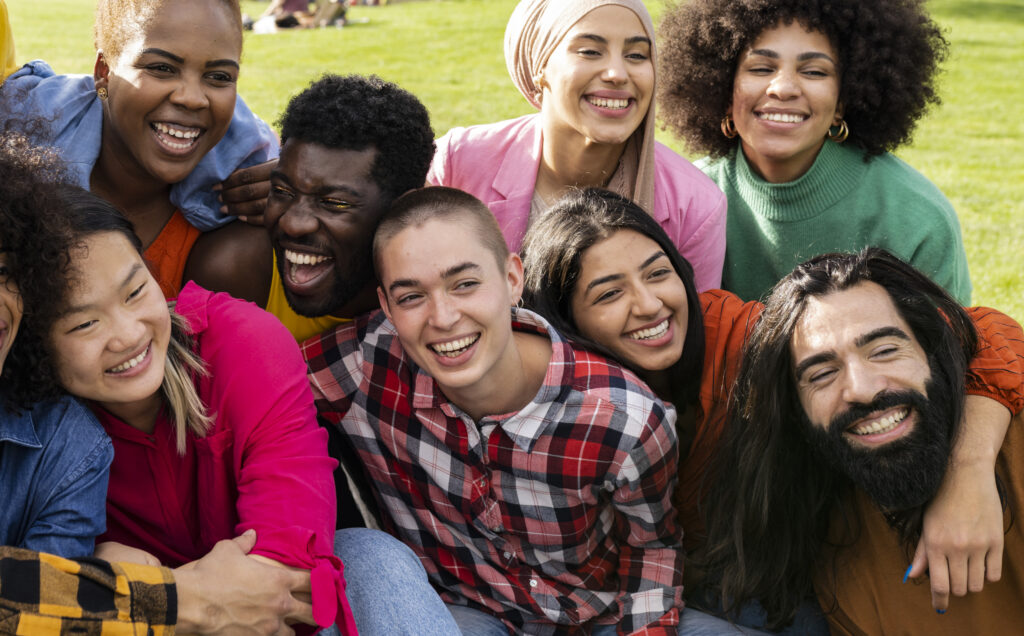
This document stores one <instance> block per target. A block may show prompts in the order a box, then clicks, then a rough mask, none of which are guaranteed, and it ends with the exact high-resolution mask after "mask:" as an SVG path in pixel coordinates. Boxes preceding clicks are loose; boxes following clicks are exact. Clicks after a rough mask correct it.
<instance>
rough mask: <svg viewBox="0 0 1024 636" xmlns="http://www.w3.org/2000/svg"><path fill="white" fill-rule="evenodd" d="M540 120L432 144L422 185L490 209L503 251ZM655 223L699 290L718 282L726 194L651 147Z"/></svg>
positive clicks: (517, 236)
mask: <svg viewBox="0 0 1024 636" xmlns="http://www.w3.org/2000/svg"><path fill="white" fill-rule="evenodd" d="M541 148H542V131H541V125H540V115H539V114H537V113H534V114H532V115H524V116H523V117H519V118H517V119H509V120H506V121H500V122H497V123H494V124H484V125H480V126H470V127H468V128H453V129H452V130H450V131H448V134H446V135H445V136H444V137H441V138H440V139H438V140H437V152H436V153H435V154H434V161H433V163H432V164H431V166H430V172H429V173H428V174H427V182H428V183H431V184H433V185H444V186H450V187H453V188H459V189H460V190H465V191H466V192H469V193H470V194H472V195H473V196H475V197H477V198H478V199H480V200H481V201H483V202H484V203H485V204H487V207H489V208H490V209H491V212H492V213H493V214H494V216H495V218H497V219H498V225H500V226H501V231H502V233H504V235H505V240H506V242H508V247H509V249H510V250H512V251H516V252H518V251H519V248H520V246H521V245H522V242H523V235H524V234H525V233H526V224H527V222H528V221H529V217H530V203H531V201H532V199H533V189H534V186H535V185H536V182H537V168H538V167H539V166H540V157H541ZM654 157H655V159H654V163H655V176H654V218H655V219H657V221H658V223H660V224H661V227H663V228H664V229H665V232H667V233H668V236H669V238H671V239H672V242H673V243H675V245H676V247H677V248H679V252H680V253H681V254H682V255H683V256H685V257H686V260H688V261H690V264H691V265H693V271H694V273H695V274H696V280H697V289H698V290H700V291H704V290H707V289H715V288H718V287H719V286H721V283H722V264H723V263H724V262H725V210H726V201H725V195H724V194H722V191H721V190H719V189H718V186H716V185H715V183H714V182H713V181H711V179H709V178H708V177H707V176H705V175H704V173H702V172H701V171H700V170H698V169H697V168H696V167H695V166H694V165H693V164H692V163H690V162H689V161H687V160H686V159H683V158H682V157H680V156H679V155H678V154H676V153H675V152H673V151H672V150H670V149H669V148H667V147H666V146H663V145H661V144H655V150H654Z"/></svg>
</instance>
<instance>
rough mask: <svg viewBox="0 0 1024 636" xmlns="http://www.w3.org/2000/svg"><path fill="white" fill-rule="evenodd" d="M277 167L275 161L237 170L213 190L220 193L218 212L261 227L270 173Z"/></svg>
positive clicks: (268, 192) (268, 189)
mask: <svg viewBox="0 0 1024 636" xmlns="http://www.w3.org/2000/svg"><path fill="white" fill-rule="evenodd" d="M276 167H277V159H271V160H270V161H267V162H266V163H260V164H256V165H255V166H250V167H248V168H239V169H238V170H235V171H234V172H232V173H231V176H229V177H228V178H227V179H225V180H224V181H222V182H221V183H220V184H219V185H216V186H214V188H213V189H214V190H219V191H220V201H221V203H222V204H224V205H223V206H221V209H220V211H221V212H223V213H224V214H230V215H233V216H237V217H238V218H239V219H240V220H242V221H245V222H246V223H250V224H252V225H260V226H262V225H263V210H264V208H266V207H267V195H268V194H270V173H271V172H272V171H273V170H274V168H276Z"/></svg>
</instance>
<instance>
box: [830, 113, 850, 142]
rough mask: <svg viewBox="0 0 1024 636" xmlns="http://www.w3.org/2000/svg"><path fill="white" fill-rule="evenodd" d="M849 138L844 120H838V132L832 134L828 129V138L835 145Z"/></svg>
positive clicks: (848, 130) (848, 129)
mask: <svg viewBox="0 0 1024 636" xmlns="http://www.w3.org/2000/svg"><path fill="white" fill-rule="evenodd" d="M849 136H850V127H849V126H847V125H846V120H845V119H840V120H839V130H838V131H837V132H835V133H833V132H832V129H831V128H829V129H828V138H829V139H831V140H832V141H834V142H836V143H837V144H841V143H843V142H844V141H846V138H847V137H849Z"/></svg>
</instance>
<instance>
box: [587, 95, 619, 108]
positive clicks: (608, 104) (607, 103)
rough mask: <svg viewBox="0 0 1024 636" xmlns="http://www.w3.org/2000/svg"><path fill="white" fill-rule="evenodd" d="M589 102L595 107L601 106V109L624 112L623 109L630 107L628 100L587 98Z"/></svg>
mask: <svg viewBox="0 0 1024 636" xmlns="http://www.w3.org/2000/svg"><path fill="white" fill-rule="evenodd" d="M587 101H588V102H590V103H591V104H593V105H594V106H599V107H601V108H614V109H617V110H622V109H623V108H626V107H627V106H629V100H628V99H607V98H604V97H587Z"/></svg>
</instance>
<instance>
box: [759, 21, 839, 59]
mask: <svg viewBox="0 0 1024 636" xmlns="http://www.w3.org/2000/svg"><path fill="white" fill-rule="evenodd" d="M761 49H767V50H770V51H774V52H776V53H779V54H781V55H783V56H784V57H785V56H787V54H788V55H791V56H796V55H800V54H801V53H808V52H818V53H826V54H828V55H829V57H831V58H832V59H833V60H835V59H836V51H835V49H834V48H833V47H832V42H831V41H830V40H829V39H828V36H827V35H825V34H824V33H822V32H821V31H817V30H808V28H807V26H806V25H804V24H802V23H801V22H797V21H796V20H794V21H793V22H790V23H789V24H777V25H775V26H774V27H771V28H768V29H765V30H764V31H762V32H761V33H760V35H758V36H757V37H756V38H755V39H754V41H753V42H752V43H751V45H750V48H749V49H748V51H747V53H748V54H750V53H751V52H752V51H757V50H761Z"/></svg>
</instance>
